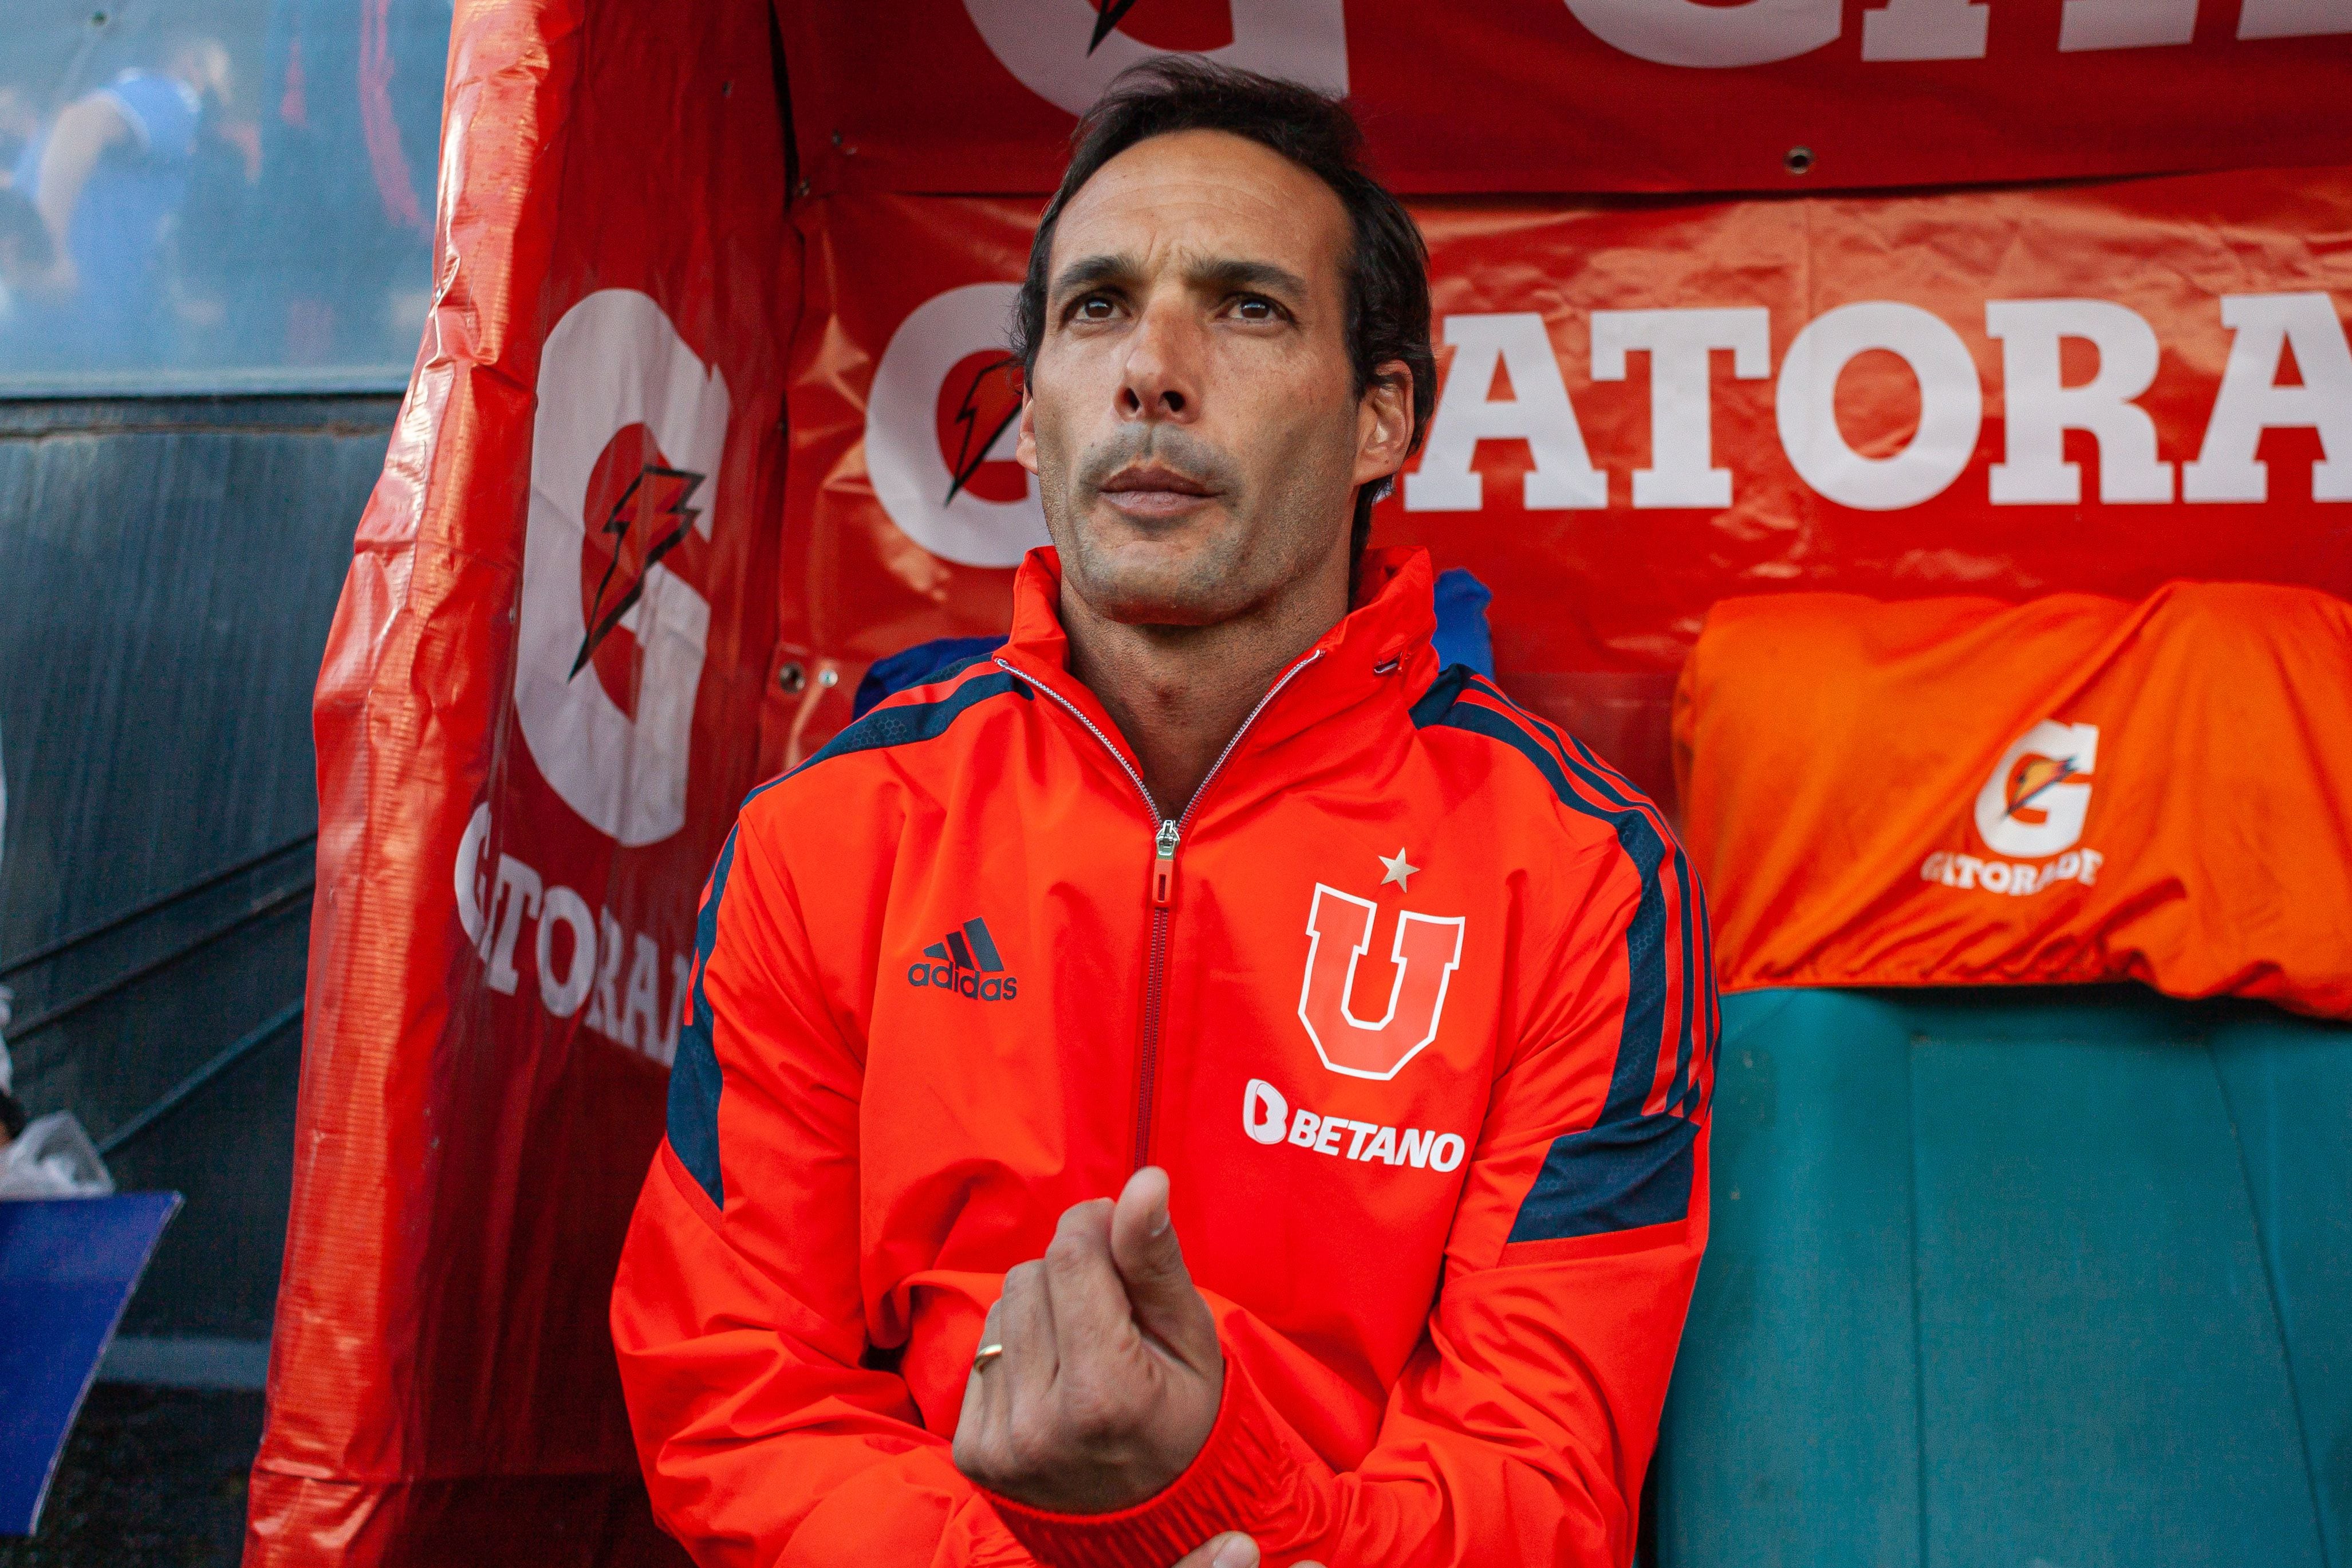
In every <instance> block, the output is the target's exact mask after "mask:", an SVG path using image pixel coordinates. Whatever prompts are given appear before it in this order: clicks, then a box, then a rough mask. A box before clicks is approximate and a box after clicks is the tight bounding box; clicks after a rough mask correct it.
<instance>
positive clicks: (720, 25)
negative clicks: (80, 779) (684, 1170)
mask: <svg viewBox="0 0 2352 1568" xmlns="http://www.w3.org/2000/svg"><path fill="white" fill-rule="evenodd" d="M776 80H777V77H776V73H775V69H774V64H773V61H772V56H771V46H770V32H769V27H768V23H767V18H766V16H764V14H763V13H762V11H761V9H759V8H757V7H753V8H746V7H742V6H702V7H687V8H684V9H678V8H648V7H643V6H621V5H585V4H582V3H579V0H542V3H540V4H535V5H523V6H512V5H487V4H476V3H472V0H467V3H466V4H461V5H459V6H458V9H457V17H456V23H455V30H454V37H453V45H452V53H451V63H450V75H449V87H448V101H447V110H446V130H445V134H444V142H443V146H444V163H443V170H442V175H441V183H440V195H439V211H438V214H437V219H436V236H437V242H436V243H437V260H436V303H435V309H434V312H433V315H432V317H431V321H430V324H429V326H428V329H427V332H426V338H425V346H424V350H423V353H422V355H421V358H420V360H419V363H418V367H417V371H416V374H415V381H414V383H413V384H412V386H411V388H410V392H409V395H408V400H407V404H406V406H405V407H404V410H403V412H402V415H401V417H400V421H399V424H398V426H397V427H396V430H395V433H394V439H393V444H392V449H391V453H390V456H389V458H388V459H387V462H386V466H385V471H384V475H383V479H382V481H381V482H380V483H379V484H378V486H377V488H376V490H375V493H374V495H373V498H372V500H370V502H369V505H368V509H367V512H366V515H365V517H364V519H363V520H362V522H361V525H360V530H359V536H358V543H357V551H356V554H355V557H354V559H353V562H352V569H351V574H350V578H349V580H348V582H347V584H346V586H345V588H344V592H343V597H342V603H341V608H340V610H339V611H338V614H337V616H336V621H335V625H334V628H333V632H332V635H331V640H330V643H329V647H328V652H327V657H326V662H325V667H324V668H323V669H322V671H321V673H320V682H319V688H318V692H317V699H316V719H317V735H318V749H319V771H320V853H319V862H320V863H319V889H320V891H319V899H318V903H317V912H316V914H315V915H314V917H313V927H312V932H311V949H310V987H309V1008H310V1011H309V1033H308V1037H307V1039H306V1043H305V1052H304V1060H303V1079H302V1093H301V1103H300V1111H299V1132H298V1140H297V1147H296V1156H295V1177H294V1197H293V1212H292V1218H291V1222H290V1225H289V1236H288V1244H287V1252H286V1266H285V1278H284V1284H283V1288H282V1290H281V1294H280V1296H279V1300H278V1321H277V1331H276V1337H275V1341H274V1344H273V1351H272V1363H271V1370H270V1384H269V1419H268V1433H267V1436H266V1437H265V1440H264V1443H263V1447H262V1451H261V1455H260V1458H259V1460H258V1462H257V1466H256V1468H255V1471H254V1477H253V1484H252V1489H251V1504H250V1523H249V1533H248V1538H247V1539H248V1545H247V1559H246V1561H247V1563H248V1564H267V1565H271V1568H278V1565H286V1568H291V1565H295V1564H303V1565H309V1564H326V1563H336V1564H355V1563H356V1564H365V1563H404V1564H420V1565H421V1564H442V1563H502V1564H529V1563H572V1564H579V1563H654V1562H677V1561H680V1560H681V1559H680V1556H679V1554H678V1552H677V1548H676V1547H675V1545H674V1544H672V1543H671V1542H668V1540H667V1538H666V1537H664V1536H662V1535H660V1534H659V1533H658V1531H656V1530H655V1528H654V1526H653V1524H652V1521H651V1517H650V1514H649V1513H648V1511H647V1510H646V1502H645V1498H644V1489H643V1485H642V1482H641V1480H640V1479H639V1477H638V1473H637V1468H636V1462H635V1453H634V1450H633V1448H632V1447H631V1444H630V1441H629V1436H628V1429H627V1423H626V1419H625V1414H624V1411H623V1408H622V1404H621V1398H620V1392H619V1384H618V1379H617V1376H616V1373H615V1371H614V1360H613V1352H612V1347H611V1344H610V1342H609V1338H608V1335H607V1331H606V1326H605V1313H606V1299H607V1294H608V1291H609V1287H610V1281H611V1279H612V1276H613V1272H614V1264H615V1260H616V1259H617V1258H618V1256H619V1251H620V1245H621V1238H622V1233H623V1230H624V1228H625V1225H626V1222H627V1218H628V1215H629V1212H630V1208H631V1206H632V1205H633V1203H634V1201H635V1195H636V1192H637V1189H638V1186H639V1184H640V1183H641V1181H642V1180H643V1178H644V1175H645V1172H646V1166H647V1163H648V1162H649V1160H650V1159H651V1157H652V1154H653V1152H654V1150H655V1148H656V1144H657V1142H658V1141H659V1139H660V1137H661V1131H662V1125H663V1112H662V1107H663V1101H664V1098H665V1094H666V1090H667V1072H666V1066H667V1060H668V1058H669V1055H670V1053H671V1051H672V1049H673V1046H674V1042H675V1039H676V1036H677V1018H678V1014H679V1007H680V991H681V988H682V986H683V984H684V981H683V976H684V974H685V972H686V966H687V959H688V954H689V953H690V952H691V951H692V935H691V922H692V918H693V911H694V900H695V896H696V892H697V889H698V888H699V886H700V884H701V882H702V880H703V879H704V877H705V876H706V874H707V873H708V870H709V865H710V861H711V858H712V856H713V854H714V853H715V851H716V848H717V847H718V844H719V838H720V837H721V836H722V835H723V834H724V833H725V831H726V829H727V826H728V824H729V822H730V820H731V818H732V816H733V813H734V808H735V805H736V803H737V802H738V801H739V800H740V797H741V796H742V795H743V793H744V792H745V790H746V789H747V788H748V787H749V786H750V785H751V784H752V783H753V782H754V777H755V752H756V750H757V745H758V732H759V729H760V724H761V700H762V699H761V693H762V691H763V690H765V689H771V688H772V681H771V679H770V669H769V662H768V661H769V659H770V657H771V655H772V652H773V648H774V627H775V604H776V598H777V585H776V583H777V579H776V552H777V547H778V529H777V522H776V519H777V513H778V509H779V506H780V503H781V493H780V481H781V473H782V468H781V464H782V451H781V449H780V448H781V437H780V428H779V426H780V419H781V416H782V407H781V405H782V363H781V359H782V345H783V343H784V342H785V340H786V339H787V337H788V336H789V333H790V330H791V321H792V311H793V303H794V300H795V298H796V295H797V289H798V280H797V266H798V262H797V257H798V247H797V243H796V242H795V241H794V239H793V236H792V234H791V231H790V230H789V228H788V227H787V226H786V225H785V223H784V221H783V216H782V195H783V192H784V188H785V171H784V166H783V164H784V157H783V140H782V138H783V127H782V121H781V117H780V114H779V109H778V103H777V96H776V91H775V83H776Z"/></svg>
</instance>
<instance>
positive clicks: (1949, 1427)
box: [1644, 987, 2352, 1568]
mask: <svg viewBox="0 0 2352 1568" xmlns="http://www.w3.org/2000/svg"><path fill="white" fill-rule="evenodd" d="M1714 1129H1715V1131H1714V1154H1713V1159H1714V1170H1713V1190H1714V1222H1713V1236H1712V1238H1711V1241H1710V1243H1709V1246H1708V1248H1707V1255H1706V1263H1705V1265H1704V1267H1703V1268H1702V1269H1701V1271H1700V1275H1699V1281H1698V1289H1697V1294H1696V1298H1695V1300H1693V1303H1692V1308H1691V1318H1690V1323H1689V1327H1688V1329H1687V1330H1686V1331H1685V1335H1684V1339H1683V1346H1682V1352H1681V1355H1680V1357H1679V1359H1678V1362H1677V1364H1676V1368H1675V1380H1674V1386H1673V1390H1672V1392H1671V1394H1670V1396H1669V1398H1668V1401H1667V1407H1666V1416H1665V1423H1664V1433H1663V1435H1662V1441H1661V1447H1660V1450H1659V1457H1658V1460H1657V1463H1656V1465H1655V1467H1654V1475H1653V1485H1654V1492H1653V1497H1654V1517H1653V1520H1652V1522H1651V1525H1650V1528H1649V1530H1648V1531H1645V1534H1646V1535H1647V1536H1649V1538H1650V1539H1648V1540H1647V1541H1645V1542H1644V1545H1645V1548H1646V1549H1647V1550H1648V1551H1649V1552H1654V1559H1655V1562H1656V1563H1658V1564H1660V1565H1661V1568H2189V1565H2204V1564H2212V1565H2214V1568H2306V1565H2308V1568H2352V1027H2347V1026H2340V1025H2325V1024H2317V1023H2313V1022H2310V1021H2306V1020H2302V1019H2297V1018H2294V1017H2292V1016H2288V1015H2285V1014H2283V1013H2280V1012H2277V1011H2275V1010H2273V1009H2270V1008H2267V1007H2262V1006H2258V1005H2249V1004H2238V1003H2202V1004H2198V1003H2183V1002H2177V1001H2172V1000H2170V999H2168V998H2164V997H2161V996H2158V995H2156V994H2153V993H2149V992H2145V991H2141V990H2139V989H2137V988H2134V987H2112V988H2111V987H2095V988H2084V989H2071V988H2070V989H2059V990H2007V991H2000V992H1992V991H1934V992H1916V993H1895V992H1830V991H1774V992H1763V993H1757V994H1748V995H1741V996H1736V997H1728V998H1726V1000H1725V1003H1724V1038H1723V1048H1722V1057H1721V1066H1720V1070H1719V1073H1718V1076H1717V1087H1716V1098H1715V1121H1714Z"/></svg>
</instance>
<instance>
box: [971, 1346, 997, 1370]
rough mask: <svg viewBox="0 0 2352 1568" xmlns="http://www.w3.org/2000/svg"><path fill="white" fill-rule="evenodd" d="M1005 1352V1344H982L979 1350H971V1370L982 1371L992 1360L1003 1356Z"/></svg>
mask: <svg viewBox="0 0 2352 1568" xmlns="http://www.w3.org/2000/svg"><path fill="white" fill-rule="evenodd" d="M1003 1353H1004V1347H1003V1345H982V1346H981V1347H980V1348H979V1349H978V1350H976V1351H974V1352H971V1370H972V1371H974V1372H978V1371H980V1370H981V1369H982V1367H985V1366H986V1365H987V1364H988V1363H990V1362H992V1361H994V1360H995V1359H996V1358H997V1357H998V1356H1001V1355H1003Z"/></svg>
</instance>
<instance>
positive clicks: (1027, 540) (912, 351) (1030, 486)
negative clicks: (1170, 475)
mask: <svg viewBox="0 0 2352 1568" xmlns="http://www.w3.org/2000/svg"><path fill="white" fill-rule="evenodd" d="M1020 292H1021V288H1020V285H1018V284H1015V283H972V284H968V285H966V286H965V287H963V288H961V289H949V290H948V291H947V292H946V293H944V294H941V295H940V296H939V297H938V298H936V299H933V300H927V301H925V302H924V303H923V304H922V305H921V306H919V307H918V308H917V309H916V310H914V311H913V312H912V313H911V314H910V315H908V318H907V319H906V320H905V321H901V322H899V323H898V331H895V332H893V333H891V334H890V345H889V347H887V348H886V349H884V350H883V351H882V359H881V363H878V364H877V365H876V366H875V367H874V390H873V392H872V393H871V394H870V395H868V396H867V398H866V475H867V477H868V478H869V479H872V480H873V481H874V497H875V499H876V500H878V501H880V502H881V503H882V510H884V511H886V512H887V513H889V514H890V521H892V522H895V523H897V524H898V527H899V529H900V530H901V531H903V532H904V533H905V534H906V535H907V537H908V538H909V539H911V540H913V541H914V542H916V543H918V544H919V545H921V546H922V547H923V548H924V549H926V550H928V551H929V552H931V553H932V554H934V555H937V556H940V557H941V558H942V559H944V560H948V561H953V562H956V563H959V564H961V565H964V566H1018V565H1019V564H1021V557H1022V556H1023V555H1024V554H1026V553H1027V552H1029V551H1030V550H1032V549H1034V548H1035V547H1036V546H1038V545H1040V544H1044V543H1045V542H1046V536H1045V508H1044V507H1043V506H1041V505H1040V504H1039V503H1038V500H1037V479H1036V476H1035V475H1034V474H1028V475H1024V476H1023V478H1024V481H1025V482H1024V484H1023V486H1022V489H1021V492H1020V498H1019V499H1018V500H990V499H988V498H987V497H986V496H984V495H982V494H980V493H979V492H978V491H977V490H975V489H973V488H972V486H971V485H970V484H969V483H968V482H967V481H968V480H969V479H971V475H972V472H973V470H974V469H976V468H978V467H980V466H981V465H982V464H983V463H993V462H1003V461H1008V460H1010V459H1011V458H1012V456H1013V437H1014V422H1013V420H1011V419H1004V420H1003V421H1002V423H1000V424H998V425H997V427H996V428H995V429H994V430H993V431H990V430H984V429H979V428H977V427H976V426H974V425H973V423H972V420H971V416H970V411H969V410H966V411H965V414H964V424H965V426H966V428H965V432H964V433H965V436H966V437H967V444H969V445H971V447H974V448H975V449H974V450H972V451H971V452H970V453H969V454H967V455H966V456H965V458H964V460H963V461H961V463H960V465H959V466H960V468H961V471H960V472H959V471H957V470H955V469H950V468H949V466H948V458H947V455H946V454H945V453H944V452H942V451H941V450H940V419H939V410H940V397H941V395H943V394H944V393H945V392H946V390H947V384H948V377H949V374H950V372H952V371H953V370H955V368H956V367H957V366H958V365H960V364H961V363H963V362H964V361H966V360H968V359H970V358H971V357H972V356H973V355H974V354H977V353H986V352H988V351H989V350H991V349H997V350H1002V349H1003V345H1004V338H1005V328H1006V326H1007V324H1008V323H1009V322H1010V321H1012V319H1013V301H1014V300H1015V299H1017V298H1018V297H1019V295H1020ZM964 392H965V394H966V395H967V397H968V395H969V394H970V392H971V389H970V388H966V389H964ZM950 423H953V420H952V419H951V420H950Z"/></svg>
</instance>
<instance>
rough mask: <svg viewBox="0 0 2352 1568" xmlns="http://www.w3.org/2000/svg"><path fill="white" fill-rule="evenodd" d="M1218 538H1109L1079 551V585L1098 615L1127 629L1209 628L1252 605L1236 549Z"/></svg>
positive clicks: (1100, 539) (1090, 542)
mask: <svg viewBox="0 0 2352 1568" xmlns="http://www.w3.org/2000/svg"><path fill="white" fill-rule="evenodd" d="M1223 543H1224V542H1223V541H1221V540H1217V539H1214V538H1202V537H1198V536H1197V535H1196V536H1194V537H1191V538H1185V537H1181V536H1179V537H1175V538H1168V537H1162V538H1156V539H1154V538H1137V537H1135V536H1134V535H1133V534H1132V533H1129V536H1128V537H1126V538H1124V539H1111V540H1105V539H1103V538H1101V537H1100V536H1099V535H1097V536H1096V537H1095V538H1094V539H1092V540H1089V541H1088V542H1087V543H1086V544H1085V545H1083V546H1082V547H1081V548H1080V550H1079V552H1078V559H1077V561H1076V563H1075V564H1076V566H1077V567H1078V577H1079V580H1078V583H1077V586H1078V589H1079V591H1080V593H1081V594H1083V595H1085V597H1086V600H1087V604H1088V605H1092V606H1093V608H1094V611H1095V613H1096V614H1097V615H1098V616H1103V617H1104V618H1105V619H1107V620H1112V621H1118V622H1119V623H1120V624H1122V625H1126V626H1209V625H1212V624H1213V623H1215V622H1217V621H1222V620H1227V619H1230V618H1231V617H1232V616H1234V614H1236V613H1237V612H1238V611H1239V610H1240V609H1241V608H1242V607H1243V606H1244V605H1246V604H1247V603H1248V602H1249V598H1250V595H1249V592H1248V590H1247V587H1246V586H1245V585H1244V584H1243V583H1242V582H1241V581H1240V577H1241V574H1239V573H1238V572H1236V571H1235V570H1234V564H1235V563H1234V561H1233V558H1232V557H1233V554H1234V552H1232V551H1231V550H1230V549H1226V548H1221V546H1222V545H1223Z"/></svg>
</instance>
